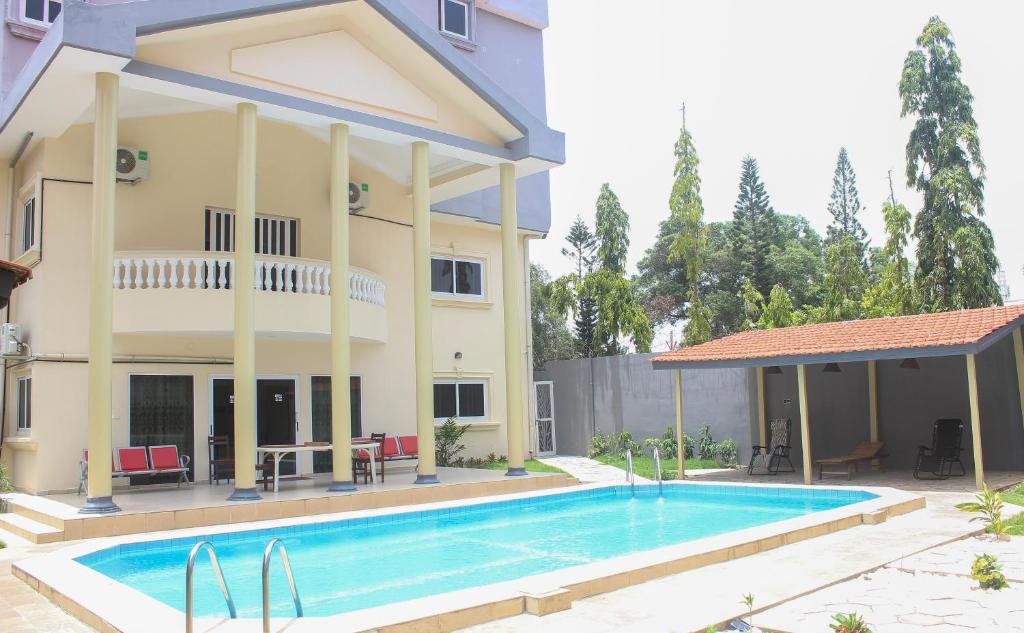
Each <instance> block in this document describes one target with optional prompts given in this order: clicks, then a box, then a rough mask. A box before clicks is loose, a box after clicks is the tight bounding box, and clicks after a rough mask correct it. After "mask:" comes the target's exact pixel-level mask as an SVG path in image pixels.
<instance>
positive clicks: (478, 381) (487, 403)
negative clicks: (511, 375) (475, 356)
mask: <svg viewBox="0 0 1024 633" xmlns="http://www.w3.org/2000/svg"><path fill="white" fill-rule="evenodd" d="M434 384H435V385H455V421H456V422H480V421H482V420H488V419H490V413H491V382H490V380H488V379H486V378H468V379H465V380H459V379H455V378H440V379H438V378H435V379H434ZM459 385H482V386H483V388H484V414H483V415H478V416H461V415H459V413H460V411H459V408H460V407H459ZM447 419H448V418H434V424H444V422H445V421H446V420H447Z"/></svg>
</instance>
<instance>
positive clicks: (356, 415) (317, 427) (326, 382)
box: [310, 376, 363, 473]
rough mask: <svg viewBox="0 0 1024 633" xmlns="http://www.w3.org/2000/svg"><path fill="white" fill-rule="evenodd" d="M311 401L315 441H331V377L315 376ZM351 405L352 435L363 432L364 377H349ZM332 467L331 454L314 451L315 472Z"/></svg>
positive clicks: (321, 471) (312, 381)
mask: <svg viewBox="0 0 1024 633" xmlns="http://www.w3.org/2000/svg"><path fill="white" fill-rule="evenodd" d="M310 387H311V388H312V391H311V397H310V402H311V403H312V414H313V416H312V417H313V441H314V442H330V441H331V377H330V376H313V377H312V378H310ZM348 393H349V407H350V410H351V412H352V437H359V436H361V435H362V434H363V421H362V401H363V397H362V393H363V392H362V379H361V378H360V377H359V376H350V377H349V379H348ZM331 469H332V462H331V454H330V453H329V452H327V451H314V452H313V472H314V473H329V472H331Z"/></svg>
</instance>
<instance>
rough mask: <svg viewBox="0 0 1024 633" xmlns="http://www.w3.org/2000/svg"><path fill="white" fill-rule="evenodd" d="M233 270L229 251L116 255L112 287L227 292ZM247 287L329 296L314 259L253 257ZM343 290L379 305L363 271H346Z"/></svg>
mask: <svg viewBox="0 0 1024 633" xmlns="http://www.w3.org/2000/svg"><path fill="white" fill-rule="evenodd" d="M234 268H235V267H234V257H233V256H232V255H231V254H230V253H213V252H211V253H181V254H174V253H165V254H158V253H144V254H137V253H118V254H117V255H115V258H114V271H113V272H114V288H116V289H118V290H149V289H194V290H210V291H221V290H228V289H230V288H231V287H232V285H233V284H234V281H235V274H234ZM253 286H254V287H255V288H256V289H257V290H261V291H265V292H284V293H290V294H314V295H329V294H330V293H331V267H330V266H329V265H328V264H327V262H319V261H316V260H301V259H286V258H275V259H262V258H259V256H257V259H256V266H255V270H254V272H253ZM348 290H349V297H350V298H351V299H352V300H354V301H360V302H363V303H370V304H373V305H379V306H383V305H384V290H385V286H384V282H383V281H382V280H380V279H378V278H376V277H374V276H372V275H370V274H368V273H365V272H363V271H360V270H349V274H348Z"/></svg>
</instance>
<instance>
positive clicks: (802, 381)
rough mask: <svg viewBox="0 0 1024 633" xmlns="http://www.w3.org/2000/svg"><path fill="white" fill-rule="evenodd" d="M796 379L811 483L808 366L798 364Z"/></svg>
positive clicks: (802, 440)
mask: <svg viewBox="0 0 1024 633" xmlns="http://www.w3.org/2000/svg"><path fill="white" fill-rule="evenodd" d="M796 379H797V386H798V388H799V395H800V448H801V449H802V450H803V460H804V483H805V484H808V485H810V483H811V475H812V473H813V471H814V465H813V464H812V463H811V421H810V418H809V417H808V416H809V415H810V414H809V411H808V406H807V368H806V366H805V365H797V366H796Z"/></svg>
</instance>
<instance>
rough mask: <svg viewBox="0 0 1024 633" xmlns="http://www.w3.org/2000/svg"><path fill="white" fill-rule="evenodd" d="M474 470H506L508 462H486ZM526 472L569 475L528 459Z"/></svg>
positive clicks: (559, 469)
mask: <svg viewBox="0 0 1024 633" xmlns="http://www.w3.org/2000/svg"><path fill="white" fill-rule="evenodd" d="M476 468H486V469H487V470H508V462H507V461H500V462H488V463H486V464H481V465H479V466H476ZM526 472H528V473H561V474H563V475H568V474H569V473H567V472H565V471H564V470H562V469H561V468H555V467H554V466H549V465H548V464H545V463H543V462H538V461H537V460H535V459H528V460H526Z"/></svg>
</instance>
